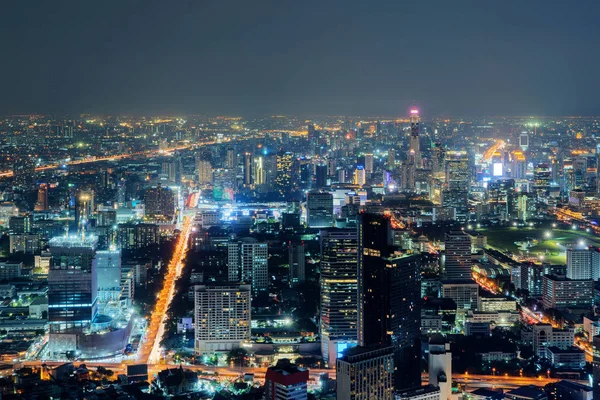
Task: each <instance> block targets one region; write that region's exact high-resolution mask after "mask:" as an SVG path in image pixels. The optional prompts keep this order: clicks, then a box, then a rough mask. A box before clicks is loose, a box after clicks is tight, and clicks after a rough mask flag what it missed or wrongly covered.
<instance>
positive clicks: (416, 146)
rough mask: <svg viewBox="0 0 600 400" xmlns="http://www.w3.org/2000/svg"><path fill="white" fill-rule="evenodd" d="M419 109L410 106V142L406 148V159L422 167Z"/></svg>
mask: <svg viewBox="0 0 600 400" xmlns="http://www.w3.org/2000/svg"><path fill="white" fill-rule="evenodd" d="M420 120H421V118H420V117H419V110H418V109H417V108H411V110H410V143H409V150H408V159H409V160H410V162H411V163H412V164H414V165H415V166H416V167H417V168H421V167H422V165H421V164H422V163H421V144H420V138H419V123H420Z"/></svg>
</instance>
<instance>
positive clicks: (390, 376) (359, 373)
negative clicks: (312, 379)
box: [336, 346, 418, 400]
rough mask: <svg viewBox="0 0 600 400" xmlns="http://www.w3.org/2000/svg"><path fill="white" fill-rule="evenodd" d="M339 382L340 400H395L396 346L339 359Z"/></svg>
mask: <svg viewBox="0 0 600 400" xmlns="http://www.w3.org/2000/svg"><path fill="white" fill-rule="evenodd" d="M415 369H416V370H418V369H417V368H415ZM336 383H337V391H336V392H337V393H336V399H337V400H371V399H377V400H393V399H394V353H393V349H392V347H391V346H387V347H385V346H384V347H375V348H365V347H356V348H352V349H349V350H348V351H347V352H346V354H344V356H343V357H341V358H338V359H337V366H336Z"/></svg>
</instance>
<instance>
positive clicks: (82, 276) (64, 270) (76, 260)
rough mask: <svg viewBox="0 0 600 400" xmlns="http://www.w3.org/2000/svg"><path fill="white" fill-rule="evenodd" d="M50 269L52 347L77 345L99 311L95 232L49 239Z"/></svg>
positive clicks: (59, 349)
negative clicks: (78, 336) (79, 334)
mask: <svg viewBox="0 0 600 400" xmlns="http://www.w3.org/2000/svg"><path fill="white" fill-rule="evenodd" d="M49 246H50V254H51V255H52V259H51V261H50V269H49V271H48V324H49V329H50V337H49V342H48V345H49V351H50V352H51V353H61V352H62V353H64V352H65V351H68V350H75V349H77V340H76V337H75V336H73V335H76V334H78V333H82V332H83V331H84V329H86V328H88V327H89V326H90V325H91V323H92V321H93V320H94V317H95V316H96V313H97V307H98V304H97V296H98V287H97V278H96V277H97V274H96V262H95V260H94V257H95V255H96V248H97V246H98V238H97V237H95V236H85V237H84V236H74V237H68V236H67V237H56V238H53V239H51V240H50V242H49Z"/></svg>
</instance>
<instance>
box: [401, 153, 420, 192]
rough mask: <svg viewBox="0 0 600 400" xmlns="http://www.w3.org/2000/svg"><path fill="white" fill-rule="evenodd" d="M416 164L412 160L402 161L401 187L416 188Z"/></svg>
mask: <svg viewBox="0 0 600 400" xmlns="http://www.w3.org/2000/svg"><path fill="white" fill-rule="evenodd" d="M416 172H417V169H416V166H415V164H414V163H413V162H412V161H409V160H407V161H405V162H403V163H402V169H401V173H402V177H401V180H400V182H401V187H402V189H408V190H414V189H415V178H416Z"/></svg>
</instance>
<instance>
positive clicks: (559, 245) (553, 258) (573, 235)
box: [476, 227, 600, 264]
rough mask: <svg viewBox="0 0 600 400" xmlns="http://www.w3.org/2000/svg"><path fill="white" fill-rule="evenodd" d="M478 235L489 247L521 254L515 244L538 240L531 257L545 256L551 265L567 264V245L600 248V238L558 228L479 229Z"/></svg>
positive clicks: (579, 231) (531, 249)
mask: <svg viewBox="0 0 600 400" xmlns="http://www.w3.org/2000/svg"><path fill="white" fill-rule="evenodd" d="M476 232H477V233H482V234H484V235H486V236H487V242H488V246H490V247H493V248H495V249H497V250H501V251H506V250H508V251H510V252H513V253H517V254H518V253H519V252H520V251H521V250H519V247H518V246H517V245H516V244H515V242H524V241H526V240H527V238H530V239H537V240H538V243H537V245H535V246H533V247H530V248H529V254H531V255H543V257H544V261H547V262H550V263H551V264H566V263H567V256H566V253H565V251H566V245H569V244H576V245H578V246H590V245H593V246H600V237H598V236H595V235H594V234H591V233H587V232H585V231H582V230H577V231H575V230H565V229H557V228H537V227H535V228H531V227H501V228H482V229H477V230H476Z"/></svg>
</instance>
